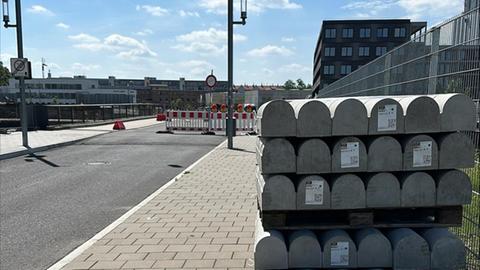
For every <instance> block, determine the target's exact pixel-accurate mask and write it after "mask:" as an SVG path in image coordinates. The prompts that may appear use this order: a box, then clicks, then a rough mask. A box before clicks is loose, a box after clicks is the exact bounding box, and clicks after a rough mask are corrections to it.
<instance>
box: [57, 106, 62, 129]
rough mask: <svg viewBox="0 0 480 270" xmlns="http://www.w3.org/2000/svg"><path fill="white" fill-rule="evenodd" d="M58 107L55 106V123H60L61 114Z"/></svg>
mask: <svg viewBox="0 0 480 270" xmlns="http://www.w3.org/2000/svg"><path fill="white" fill-rule="evenodd" d="M60 113H61V112H60V107H57V123H58V124H59V125H60V118H61V115H60Z"/></svg>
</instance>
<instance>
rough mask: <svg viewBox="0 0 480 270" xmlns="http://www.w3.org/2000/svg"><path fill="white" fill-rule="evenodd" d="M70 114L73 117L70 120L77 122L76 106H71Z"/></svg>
mask: <svg viewBox="0 0 480 270" xmlns="http://www.w3.org/2000/svg"><path fill="white" fill-rule="evenodd" d="M70 116H71V117H72V119H71V121H70V122H71V123H72V124H73V123H74V122H75V107H73V106H72V107H71V108H70Z"/></svg>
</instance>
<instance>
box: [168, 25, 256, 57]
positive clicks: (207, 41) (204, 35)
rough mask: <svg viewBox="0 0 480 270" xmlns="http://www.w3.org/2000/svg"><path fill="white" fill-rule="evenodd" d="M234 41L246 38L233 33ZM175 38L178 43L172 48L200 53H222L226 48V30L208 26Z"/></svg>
mask: <svg viewBox="0 0 480 270" xmlns="http://www.w3.org/2000/svg"><path fill="white" fill-rule="evenodd" d="M233 39H234V41H236V42H241V41H245V40H247V37H246V36H243V35H238V34H237V35H234V36H233ZM176 40H177V41H178V42H179V43H180V44H178V45H175V46H173V48H174V49H177V50H180V51H185V52H190V53H200V54H202V55H209V54H217V55H219V54H222V53H224V52H225V50H226V43H227V31H224V30H218V29H215V28H209V29H208V30H200V31H192V32H190V33H188V34H184V35H179V36H177V37H176Z"/></svg>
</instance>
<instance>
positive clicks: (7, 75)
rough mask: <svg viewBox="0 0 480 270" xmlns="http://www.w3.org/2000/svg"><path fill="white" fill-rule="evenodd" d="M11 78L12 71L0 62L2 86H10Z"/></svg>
mask: <svg viewBox="0 0 480 270" xmlns="http://www.w3.org/2000/svg"><path fill="white" fill-rule="evenodd" d="M10 78H11V75H10V71H9V70H8V68H6V67H4V66H3V62H1V61H0V86H4V85H8V79H10Z"/></svg>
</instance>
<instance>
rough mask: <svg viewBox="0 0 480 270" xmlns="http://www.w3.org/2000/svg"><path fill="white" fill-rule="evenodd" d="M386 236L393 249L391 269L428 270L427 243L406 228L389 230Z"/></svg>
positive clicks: (428, 255) (428, 254)
mask: <svg viewBox="0 0 480 270" xmlns="http://www.w3.org/2000/svg"><path fill="white" fill-rule="evenodd" d="M386 236H387V237H388V239H389V240H390V243H391V244H392V249H393V269H418V270H420V269H421V270H427V269H430V250H429V248H428V244H427V242H426V241H425V240H424V239H423V238H422V237H421V236H420V235H418V234H417V233H416V232H414V231H413V230H411V229H408V228H401V229H394V230H389V231H387V233H386Z"/></svg>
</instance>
